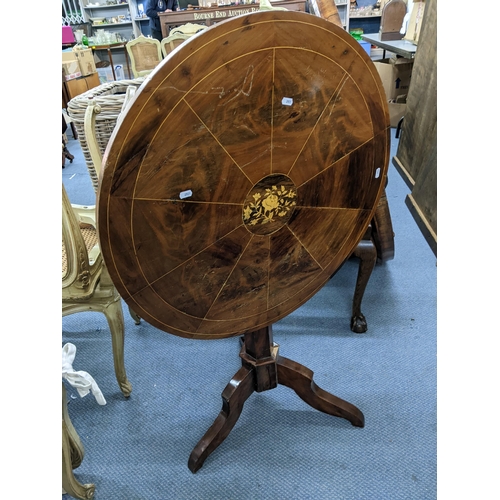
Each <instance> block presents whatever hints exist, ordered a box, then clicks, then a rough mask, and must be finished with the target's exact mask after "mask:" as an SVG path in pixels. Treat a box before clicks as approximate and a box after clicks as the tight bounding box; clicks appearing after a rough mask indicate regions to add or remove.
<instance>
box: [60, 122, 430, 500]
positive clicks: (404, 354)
mask: <svg viewBox="0 0 500 500" xmlns="http://www.w3.org/2000/svg"><path fill="white" fill-rule="evenodd" d="M68 137H69V139H70V142H69V144H68V149H69V150H70V151H71V152H72V153H73V154H74V155H75V160H74V162H73V163H72V164H69V163H68V164H67V166H66V168H64V169H63V171H62V178H63V183H64V185H65V187H66V190H67V192H68V195H69V197H70V200H71V201H72V202H73V203H79V204H94V203H95V195H94V193H93V189H92V185H91V183H90V179H89V177H88V174H87V171H86V166H85V163H84V161H83V158H82V155H81V150H80V148H79V143H78V142H77V141H74V140H73V139H72V136H71V132H70V131H68ZM397 142H398V141H397V140H396V139H395V138H394V130H393V136H392V148H391V150H392V154H394V153H395V152H396V150H397ZM408 192H409V191H408V188H407V187H406V185H405V183H404V182H403V181H402V179H401V177H400V176H399V174H398V173H397V171H396V170H395V169H394V167H393V166H392V163H391V166H390V171H389V183H388V186H387V197H388V201H389V207H390V210H391V217H392V223H393V226H394V232H395V247H396V254H395V258H394V259H393V260H391V261H388V262H385V263H383V264H380V265H377V266H376V267H375V269H374V272H373V274H372V276H371V279H370V282H369V283H368V287H367V290H366V293H365V296H364V299H363V304H362V310H363V313H364V314H365V316H366V318H367V321H368V332H367V333H365V334H362V335H357V334H354V333H352V332H351V331H350V328H349V320H350V311H351V306H352V296H353V291H354V284H355V280H356V273H357V266H358V263H357V261H355V260H349V261H347V262H346V263H345V264H344V266H343V267H342V268H341V269H340V270H339V272H338V273H337V274H336V275H335V276H334V277H333V278H332V279H331V280H330V281H329V282H328V283H327V284H326V285H325V286H324V287H323V288H322V289H321V290H320V291H319V292H318V293H317V294H316V295H315V296H313V297H312V298H311V299H310V300H309V301H308V302H307V303H306V304H304V305H303V306H302V307H300V308H299V309H297V310H296V311H294V312H293V313H292V314H290V315H289V316H287V317H286V318H284V319H283V320H281V321H279V322H278V323H277V324H275V325H274V327H273V332H274V340H275V341H276V342H277V343H278V344H279V345H280V354H281V355H282V356H285V357H287V358H290V359H293V360H295V361H297V362H299V363H301V364H303V365H305V366H307V367H308V368H310V369H311V370H312V371H313V372H314V374H315V375H314V380H315V382H316V384H317V385H318V386H320V387H321V388H323V389H325V390H327V391H329V392H331V393H333V394H335V395H336V396H338V397H341V398H343V399H345V400H347V401H349V402H351V403H353V404H354V405H356V406H357V407H358V408H359V409H360V410H361V411H362V412H363V413H364V415H365V420H366V423H365V427H364V428H357V427H353V426H352V425H351V424H350V423H349V422H347V421H345V420H343V419H340V418H336V417H332V416H329V415H326V414H323V413H320V412H318V411H315V410H313V409H312V408H310V407H309V406H308V405H306V404H305V403H304V402H303V401H302V400H300V399H299V398H298V397H297V396H296V395H295V393H294V392H293V391H291V390H290V389H288V388H286V387H283V386H278V388H276V389H274V390H272V391H267V392H264V393H260V394H256V393H254V394H253V395H252V396H251V397H250V398H249V399H248V400H247V402H246V403H245V406H244V408H243V412H242V414H241V417H240V418H239V420H238V421H237V423H236V425H235V427H234V429H233V430H232V432H231V433H230V434H229V436H228V437H227V438H226V440H225V441H224V442H223V443H222V444H221V445H220V446H219V448H217V449H216V451H215V452H214V453H213V454H212V455H210V456H209V458H208V459H207V460H206V462H205V464H204V465H203V467H202V468H201V469H200V470H199V471H198V472H197V473H196V474H192V473H191V472H190V471H189V469H188V468H187V461H188V457H189V455H190V453H191V450H192V449H193V447H194V446H195V445H196V444H197V442H198V440H199V439H200V438H201V437H202V435H203V434H204V433H205V431H206V430H207V429H208V427H209V426H210V425H211V424H212V422H213V420H214V419H215V417H216V416H217V415H218V413H219V411H220V410H221V403H222V400H221V392H222V390H223V389H224V387H225V386H226V384H227V383H228V382H229V380H230V379H231V377H232V376H233V375H234V374H235V372H236V371H237V370H238V369H239V367H240V360H239V357H238V352H239V344H238V339H237V338H230V339H223V340H214V341H200V340H188V339H183V338H179V337H175V336H173V335H169V334H168V333H165V332H163V331H160V330H158V329H156V328H154V327H152V326H150V325H148V324H147V323H146V322H144V321H142V322H141V324H140V325H135V324H134V322H133V321H132V319H131V318H130V316H129V315H128V313H127V308H126V306H125V304H124V315H125V322H126V324H125V329H126V340H125V363H126V368H127V374H128V377H129V380H130V381H131V383H132V385H133V392H132V395H131V396H130V398H129V399H127V400H126V399H125V398H124V397H123V395H122V394H121V392H120V390H119V388H118V385H117V383H116V379H115V377H114V372H113V366H112V353H111V339H110V335H109V330H108V327H107V324H106V320H105V318H104V316H103V315H100V314H98V313H79V314H74V315H72V316H67V317H64V318H63V319H62V344H65V343H66V342H71V343H73V344H75V345H76V347H77V353H76V358H75V362H74V368H75V369H76V370H85V371H87V372H89V373H90V374H91V375H92V376H93V377H94V378H95V380H96V381H97V383H98V384H99V387H100V388H101V390H102V392H103V393H104V396H105V397H106V399H107V404H106V405H105V406H99V405H98V404H97V403H96V401H95V400H94V398H93V397H92V396H91V395H88V396H86V397H84V398H80V397H79V396H78V394H77V393H76V391H75V390H74V389H72V388H68V400H69V406H68V408H69V413H70V416H71V419H72V421H73V424H74V426H75V428H76V429H77V431H78V433H79V435H80V437H81V439H82V441H83V443H84V446H85V457H84V460H83V463H82V465H81V466H80V467H79V468H78V469H76V470H75V476H76V477H77V479H78V480H79V481H80V482H82V483H89V482H91V483H95V485H96V492H95V498H96V499H98V500H167V499H174V500H177V499H179V500H184V499H185V500H193V499H200V500H212V499H213V500H219V499H220V500H247V499H248V500H260V499H262V500H265V499H278V500H305V499H314V500H330V499H339V500H355V499H360V500H361V499H366V500H387V499H390V500H398V499H401V500H413V499H414V500H428V499H429V500H430V499H435V498H436V497H437V474H436V472H437V459H436V442H437V440H436V434H437V433H436V407H437V404H436V302H437V300H436V258H435V256H434V254H433V253H432V251H431V250H430V248H429V247H428V245H427V243H426V242H425V240H424V238H423V236H422V234H421V233H420V231H419V229H418V228H417V225H416V223H415V221H414V220H413V218H412V216H411V215H410V213H409V211H408V208H407V207H406V205H405V197H406V195H407V194H408ZM67 498H70V497H69V496H68V495H63V499H67Z"/></svg>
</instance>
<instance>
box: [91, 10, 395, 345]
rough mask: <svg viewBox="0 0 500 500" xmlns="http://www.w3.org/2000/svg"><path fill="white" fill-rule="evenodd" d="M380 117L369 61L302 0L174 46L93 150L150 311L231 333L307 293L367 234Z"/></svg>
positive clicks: (124, 252)
mask: <svg viewBox="0 0 500 500" xmlns="http://www.w3.org/2000/svg"><path fill="white" fill-rule="evenodd" d="M389 143H390V128H389V116H388V111H387V104H386V101H385V94H384V90H383V86H382V83H381V81H380V78H379V76H378V74H377V70H376V69H375V67H374V65H373V64H372V62H371V60H370V58H369V57H368V56H367V54H366V53H365V51H364V50H363V48H362V47H361V46H360V45H359V43H358V42H357V41H356V40H354V38H352V37H351V36H350V35H349V34H348V33H346V32H345V31H344V30H343V29H341V28H339V27H338V26H336V25H334V24H332V23H329V22H327V21H325V20H323V19H321V18H318V17H316V16H313V15H310V14H305V13H300V12H284V11H279V12H278V11H275V12H273V11H268V12H258V13H254V14H249V15H245V16H241V17H236V18H232V19H229V20H227V21H224V22H221V23H219V24H216V25H215V26H213V27H211V28H208V29H206V30H204V31H203V32H201V33H199V34H198V35H196V36H195V37H193V38H191V39H190V40H189V41H188V42H187V43H185V44H183V45H181V46H180V47H179V49H178V50H176V51H175V52H173V53H172V54H170V56H169V57H168V58H167V59H165V60H164V61H163V62H162V63H161V64H160V65H159V66H158V67H157V68H156V69H155V71H154V72H153V73H152V74H151V75H150V76H149V77H148V79H147V80H146V82H145V84H143V85H142V86H141V88H140V89H139V91H138V93H137V95H136V97H135V99H134V102H133V103H132V105H131V107H130V109H129V111H128V112H127V113H126V115H125V116H124V117H123V120H122V121H121V123H119V125H118V126H117V127H116V128H115V131H114V133H113V136H112V138H111V141H110V144H109V145H108V149H107V151H106V154H105V157H104V168H103V173H102V178H101V185H100V192H99V199H98V220H99V224H98V227H99V237H100V243H101V247H102V252H103V255H104V258H105V261H106V264H107V267H108V269H109V272H110V275H111V277H112V279H113V281H114V283H115V285H116V287H117V289H118V290H119V292H120V294H121V295H122V297H123V298H124V300H125V301H126V302H127V304H128V305H129V306H130V307H132V309H134V310H135V311H136V312H137V314H139V315H140V316H141V317H142V318H144V319H145V320H146V321H148V322H149V323H151V324H152V325H154V326H156V327H158V328H160V329H162V330H165V331H167V332H169V333H172V334H175V335H180V336H184V337H192V338H222V337H229V336H234V335H240V334H242V333H245V332H250V331H254V330H256V329H258V328H261V327H263V326H266V325H269V324H272V323H274V322H276V321H278V320H279V319H281V318H283V317H284V316H286V315H287V314H289V313H290V312H292V311H293V310H295V309H296V308H297V307H299V306H300V305H302V304H303V303H304V302H306V301H307V300H308V299H309V298H310V297H311V296H312V295H313V294H314V293H315V292H316V291H318V290H319V289H320V288H321V287H322V285H323V284H324V283H325V282H326V281H327V280H328V279H329V277H330V276H331V275H332V274H333V273H334V272H335V271H336V270H337V269H338V268H339V267H340V266H341V265H342V263H343V262H344V260H345V259H346V258H347V257H348V256H349V255H350V253H351V252H352V251H353V249H354V248H355V246H356V245H357V243H358V242H359V240H360V239H361V237H362V236H363V234H364V232H365V230H366V228H367V226H368V224H369V222H370V220H371V218H372V216H373V213H374V210H375V207H376V205H377V202H378V199H379V197H380V195H381V193H382V190H383V188H384V184H385V177H386V173H387V167H388V155H389Z"/></svg>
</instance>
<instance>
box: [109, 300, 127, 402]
mask: <svg viewBox="0 0 500 500" xmlns="http://www.w3.org/2000/svg"><path fill="white" fill-rule="evenodd" d="M104 314H105V315H106V319H107V321H108V325H109V329H110V331H111V343H112V347H113V362H114V365H115V374H116V380H117V381H118V385H119V386H120V389H121V391H122V392H123V394H124V396H125V397H129V396H130V393H131V392H132V384H131V383H130V382H129V381H128V379H127V373H126V371H125V360H124V347H125V323H124V320H123V311H122V305H121V299H120V297H119V296H118V297H117V298H116V300H115V301H113V302H110V304H109V305H108V306H107V307H106V308H105V309H104Z"/></svg>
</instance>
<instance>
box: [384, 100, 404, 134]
mask: <svg viewBox="0 0 500 500" xmlns="http://www.w3.org/2000/svg"><path fill="white" fill-rule="evenodd" d="M387 104H388V106H389V120H390V123H391V127H392V128H396V127H397V126H398V123H399V120H401V118H403V116H404V115H405V112H406V102H404V103H401V102H392V101H389V102H388V103H387Z"/></svg>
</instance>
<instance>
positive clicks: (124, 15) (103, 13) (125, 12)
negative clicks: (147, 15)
mask: <svg viewBox="0 0 500 500" xmlns="http://www.w3.org/2000/svg"><path fill="white" fill-rule="evenodd" d="M80 1H81V6H82V11H83V13H84V18H85V21H86V22H88V23H90V24H91V27H92V36H95V35H96V32H97V30H99V29H102V30H106V31H112V32H113V33H119V34H120V35H121V36H122V37H123V38H124V39H126V40H130V39H131V38H134V37H136V36H137V35H138V34H139V32H138V31H137V26H136V25H135V22H134V21H133V19H134V15H136V11H137V3H136V2H135V0H129V1H127V2H121V3H115V4H111V5H106V4H104V2H105V1H106V0H96V1H95V2H88V0H80ZM97 1H99V2H100V5H89V3H91V4H94V3H97ZM107 1H108V2H109V1H110V0H107ZM111 1H113V0H111ZM119 1H120V0H117V2H119ZM99 17H102V18H105V19H106V20H107V21H108V22H105V23H103V24H95V23H94V22H93V21H92V19H94V18H99ZM113 20H114V22H113Z"/></svg>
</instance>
